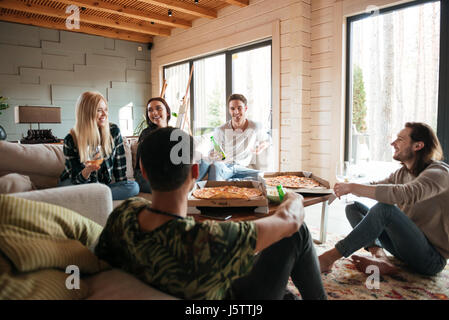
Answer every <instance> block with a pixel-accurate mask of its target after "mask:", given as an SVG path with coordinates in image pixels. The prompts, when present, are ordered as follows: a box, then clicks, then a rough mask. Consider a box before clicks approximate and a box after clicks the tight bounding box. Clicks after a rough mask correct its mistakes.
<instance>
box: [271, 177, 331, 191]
mask: <svg viewBox="0 0 449 320" xmlns="http://www.w3.org/2000/svg"><path fill="white" fill-rule="evenodd" d="M277 176H298V177H307V178H312V179H314V180H315V181H317V182H319V183H320V187H319V188H313V189H312V188H310V189H309V188H300V189H293V188H286V187H284V188H285V189H287V190H289V191H293V192H297V193H313V194H331V193H333V190H332V189H331V187H330V184H329V181H327V180H325V179H323V178H321V177H318V176H316V175H314V174H313V173H312V172H309V171H285V172H265V173H264V175H263V177H264V178H268V177H277ZM273 188H274V189H276V187H273V186H267V185H265V189H267V190H268V192H271V191H272V190H270V189H273Z"/></svg>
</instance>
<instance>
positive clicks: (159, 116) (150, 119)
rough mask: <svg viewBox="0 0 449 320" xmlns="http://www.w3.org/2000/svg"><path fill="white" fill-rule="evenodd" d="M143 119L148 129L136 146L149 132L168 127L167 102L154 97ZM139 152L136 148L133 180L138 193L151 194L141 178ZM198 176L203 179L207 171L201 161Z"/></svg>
mask: <svg viewBox="0 0 449 320" xmlns="http://www.w3.org/2000/svg"><path fill="white" fill-rule="evenodd" d="M145 119H146V122H147V125H148V127H147V128H145V129H144V130H143V131H142V133H141V134H140V136H139V140H138V144H140V142H142V141H143V139H145V137H146V136H148V135H149V134H150V133H151V132H153V131H154V130H157V129H159V128H165V127H167V126H168V122H169V121H170V119H171V110H170V107H169V106H168V103H167V101H165V99H164V98H160V97H154V98H151V99H150V100H149V101H148V103H147V112H146V113H145ZM139 159H140V150H139V148H137V155H136V166H135V168H134V178H135V179H136V181H137V183H138V184H139V186H140V192H144V193H151V186H150V183H149V182H148V180H146V179H145V178H144V177H143V176H142V171H141V170H140V161H139ZM199 165H200V175H199V178H198V180H201V179H203V178H204V176H205V175H206V174H207V172H208V170H209V166H210V164H209V163H208V162H206V161H203V160H201V161H200V163H199Z"/></svg>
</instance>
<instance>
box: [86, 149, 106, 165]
mask: <svg viewBox="0 0 449 320" xmlns="http://www.w3.org/2000/svg"><path fill="white" fill-rule="evenodd" d="M86 163H87V164H88V165H96V166H101V164H102V163H103V150H102V148H101V146H100V145H98V146H95V147H91V146H87V161H86Z"/></svg>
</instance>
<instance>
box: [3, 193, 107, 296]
mask: <svg viewBox="0 0 449 320" xmlns="http://www.w3.org/2000/svg"><path fill="white" fill-rule="evenodd" d="M0 212H1V214H0V252H1V254H2V255H3V257H6V258H7V261H8V262H10V264H11V265H10V266H9V267H4V265H5V264H4V263H3V264H1V265H2V266H3V267H4V270H0V274H1V275H2V278H1V280H0V281H2V282H3V283H2V285H3V287H2V291H3V290H6V291H23V292H30V294H31V293H32V290H31V289H30V288H33V286H34V285H35V281H37V280H36V277H38V279H40V280H41V281H43V280H45V279H47V278H51V277H53V276H54V277H55V279H58V281H54V282H51V283H48V284H47V285H45V290H47V289H48V287H52V286H56V287H57V288H58V290H56V291H57V292H63V291H64V289H65V290H66V291H70V290H67V288H66V281H65V280H66V279H67V277H68V275H67V274H64V271H65V270H66V268H67V266H69V265H75V266H77V267H78V268H79V271H80V273H82V274H84V273H89V274H93V273H97V272H100V271H103V270H107V269H109V265H108V264H106V263H105V262H103V261H101V260H99V259H98V258H97V257H96V256H95V255H94V254H93V253H92V252H91V251H90V250H89V249H88V246H90V245H92V244H93V243H94V242H95V241H96V239H97V238H98V236H99V234H100V233H101V231H102V227H101V226H99V225H98V224H96V223H95V222H93V221H90V220H89V219H87V218H84V217H83V216H81V215H79V214H77V213H76V212H73V211H71V210H68V209H65V208H62V207H58V206H55V205H52V204H48V203H44V202H37V201H31V200H26V199H22V198H17V197H13V196H9V195H0ZM52 270H56V271H59V272H57V273H55V272H54V271H52ZM5 273H6V274H7V275H6V276H4V274H5ZM28 275H31V276H30V277H28ZM39 275H40V276H39ZM11 286H12V288H11ZM22 287H25V288H24V289H23V288H22ZM14 289H15V290H14ZM30 290H31V291H30ZM36 290H37V291H39V288H37V289H36ZM73 291H76V290H73ZM84 292H87V291H86V290H85V291H84ZM74 295H75V297H77V298H79V293H75V294H74ZM28 298H30V299H33V298H36V299H38V298H40V296H30V297H28ZM52 298H55V299H65V298H66V296H65V295H63V296H62V297H58V296H52Z"/></svg>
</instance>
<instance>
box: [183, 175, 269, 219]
mask: <svg viewBox="0 0 449 320" xmlns="http://www.w3.org/2000/svg"><path fill="white" fill-rule="evenodd" d="M221 186H236V187H242V188H257V189H259V190H260V191H261V192H262V195H261V196H260V197H257V198H253V199H250V200H244V199H223V200H219V199H197V198H195V197H194V196H193V192H194V191H195V190H197V189H201V188H207V187H221ZM187 207H188V208H187V213H201V211H200V210H199V208H201V207H217V208H227V207H228V208H231V207H236V208H242V207H254V208H255V209H254V212H257V213H268V199H267V191H266V189H265V184H264V183H263V182H262V181H252V180H251V181H200V182H196V183H195V186H194V187H193V189H192V191H190V193H189V196H188V198H187Z"/></svg>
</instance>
